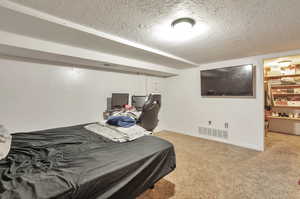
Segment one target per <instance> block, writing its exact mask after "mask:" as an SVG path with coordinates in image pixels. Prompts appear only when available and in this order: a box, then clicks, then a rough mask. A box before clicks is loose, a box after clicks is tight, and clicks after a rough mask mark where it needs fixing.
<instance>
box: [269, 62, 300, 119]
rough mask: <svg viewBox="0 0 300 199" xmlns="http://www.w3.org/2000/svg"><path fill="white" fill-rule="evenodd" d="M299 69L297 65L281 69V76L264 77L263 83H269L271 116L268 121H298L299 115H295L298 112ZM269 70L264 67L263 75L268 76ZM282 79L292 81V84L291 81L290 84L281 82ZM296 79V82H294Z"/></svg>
mask: <svg viewBox="0 0 300 199" xmlns="http://www.w3.org/2000/svg"><path fill="white" fill-rule="evenodd" d="M299 69H300V66H299V65H292V66H287V67H281V72H282V74H281V75H268V76H265V82H267V83H269V82H270V84H269V86H270V89H269V92H270V93H269V94H270V96H271V101H272V113H273V114H272V115H271V116H269V119H275V120H279V119H280V120H290V121H300V114H297V112H298V111H299V110H300V81H299V79H300V70H299ZM270 70H271V68H270V67H266V68H265V74H269V71H270ZM287 71H288V73H287ZM283 79H292V80H293V81H294V82H293V81H291V82H290V84H287V83H286V82H283V81H282V80H283ZM296 79H297V81H295V80H296ZM297 110H298V111H297ZM274 113H276V114H274ZM278 113H280V114H278ZM282 115H284V116H282Z"/></svg>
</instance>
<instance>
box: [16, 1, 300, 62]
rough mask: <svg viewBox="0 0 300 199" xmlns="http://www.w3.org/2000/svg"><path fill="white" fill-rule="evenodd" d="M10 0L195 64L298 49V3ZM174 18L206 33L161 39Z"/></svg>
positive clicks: (299, 26)
mask: <svg viewBox="0 0 300 199" xmlns="http://www.w3.org/2000/svg"><path fill="white" fill-rule="evenodd" d="M11 1H12V2H15V3H20V4H22V5H24V6H28V7H31V8H34V9H37V10H39V11H42V12H46V13H48V14H51V15H55V16H58V17H61V18H63V19H67V20H70V21H73V22H75V23H79V24H82V25H85V26H88V27H92V28H95V29H97V30H100V31H103V32H106V33H110V34H113V35H116V36H119V37H122V38H125V39H128V40H131V41H135V42H137V43H140V44H144V45H147V46H150V47H153V48H156V49H159V50H162V51H165V52H168V53H171V54H173V55H176V56H179V57H182V58H184V59H187V60H190V61H193V62H196V63H207V62H213V61H220V60H225V59H232V58H240V57H245V56H252V55H258V54H264V53H271V52H278V51H284V50H292V49H297V48H300V12H299V7H300V1H299V0H88V1H82V0H51V1H50V0H39V1H37V0H11ZM179 17H192V18H194V19H195V20H196V21H197V24H199V23H200V22H205V23H207V25H208V26H209V30H208V31H207V32H206V33H201V34H200V33H199V34H197V35H196V36H195V37H193V38H191V39H190V40H185V41H176V40H174V41H170V40H168V39H166V37H163V36H164V35H163V31H162V29H164V28H169V25H170V23H171V22H172V21H173V20H174V19H176V18H179ZM91 45H93V44H91Z"/></svg>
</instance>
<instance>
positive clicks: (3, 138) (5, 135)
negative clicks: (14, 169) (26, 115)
mask: <svg viewBox="0 0 300 199" xmlns="http://www.w3.org/2000/svg"><path fill="white" fill-rule="evenodd" d="M10 145H11V135H10V133H9V131H8V130H6V129H5V128H4V126H2V125H0V160H2V159H4V158H5V157H6V156H7V154H8V153H9V150H10Z"/></svg>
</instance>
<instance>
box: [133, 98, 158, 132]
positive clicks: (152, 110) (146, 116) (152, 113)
mask: <svg viewBox="0 0 300 199" xmlns="http://www.w3.org/2000/svg"><path fill="white" fill-rule="evenodd" d="M160 107H161V95H159V94H150V95H149V97H148V100H147V101H146V103H145V104H144V106H143V110H142V113H141V116H140V118H139V121H138V124H139V125H140V126H141V127H143V128H144V129H146V130H147V131H152V130H153V129H155V127H156V126H157V124H158V121H159V120H158V112H159V110H160Z"/></svg>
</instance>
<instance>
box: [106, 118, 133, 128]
mask: <svg viewBox="0 0 300 199" xmlns="http://www.w3.org/2000/svg"><path fill="white" fill-rule="evenodd" d="M107 123H108V124H110V125H113V126H119V127H124V128H128V127H131V126H134V125H135V123H136V120H135V119H133V118H131V117H128V116H111V117H109V118H108V120H107Z"/></svg>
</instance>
